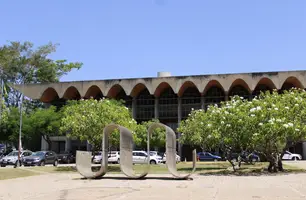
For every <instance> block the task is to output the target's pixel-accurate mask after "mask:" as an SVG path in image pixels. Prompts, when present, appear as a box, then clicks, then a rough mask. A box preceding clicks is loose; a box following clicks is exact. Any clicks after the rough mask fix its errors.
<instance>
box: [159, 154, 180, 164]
mask: <svg viewBox="0 0 306 200" xmlns="http://www.w3.org/2000/svg"><path fill="white" fill-rule="evenodd" d="M166 158H167V157H166V153H164V156H163V163H166V160H167V159H166ZM180 161H181V156H179V155H177V154H176V163H179V162H180Z"/></svg>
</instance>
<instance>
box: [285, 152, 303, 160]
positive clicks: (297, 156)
mask: <svg viewBox="0 0 306 200" xmlns="http://www.w3.org/2000/svg"><path fill="white" fill-rule="evenodd" d="M282 160H302V156H301V155H300V154H295V153H291V152H289V151H285V153H284V155H283V157H282Z"/></svg>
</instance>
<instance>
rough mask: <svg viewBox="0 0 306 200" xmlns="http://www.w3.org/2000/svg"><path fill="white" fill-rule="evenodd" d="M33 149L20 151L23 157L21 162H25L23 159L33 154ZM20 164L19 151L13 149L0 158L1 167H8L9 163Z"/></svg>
mask: <svg viewBox="0 0 306 200" xmlns="http://www.w3.org/2000/svg"><path fill="white" fill-rule="evenodd" d="M32 153H33V152H32V151H29V150H24V151H21V152H20V157H21V164H22V162H23V159H24V158H25V157H27V156H31V155H32ZM17 164H18V151H12V152H11V153H9V154H8V155H6V156H4V157H3V158H1V159H0V165H1V167H6V166H7V165H14V166H16V165H17Z"/></svg>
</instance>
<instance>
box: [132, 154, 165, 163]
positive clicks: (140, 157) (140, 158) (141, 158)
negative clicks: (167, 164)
mask: <svg viewBox="0 0 306 200" xmlns="http://www.w3.org/2000/svg"><path fill="white" fill-rule="evenodd" d="M147 161H148V154H147V152H145V151H133V164H145V163H147ZM161 162H162V157H161V156H159V155H157V154H153V153H152V155H151V153H150V161H149V163H150V164H152V165H154V164H158V163H161Z"/></svg>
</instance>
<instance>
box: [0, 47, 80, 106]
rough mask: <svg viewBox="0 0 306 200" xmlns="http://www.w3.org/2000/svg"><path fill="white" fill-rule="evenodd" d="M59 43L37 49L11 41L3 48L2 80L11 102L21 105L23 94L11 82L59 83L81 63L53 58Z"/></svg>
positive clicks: (0, 48) (0, 54)
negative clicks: (51, 57)
mask: <svg viewBox="0 0 306 200" xmlns="http://www.w3.org/2000/svg"><path fill="white" fill-rule="evenodd" d="M57 46H58V45H56V44H52V43H49V44H47V45H43V46H39V47H37V48H36V49H35V48H34V46H33V44H32V43H30V42H24V43H21V42H10V43H9V44H7V45H4V46H2V47H0V66H1V68H0V72H1V73H0V79H3V80H4V82H5V91H7V92H6V93H7V95H5V99H6V103H7V104H8V105H12V106H16V107H17V106H18V105H19V104H20V97H21V93H20V92H18V91H16V90H14V89H13V88H12V87H11V85H13V84H27V83H50V82H58V81H59V79H60V78H61V77H62V76H63V75H65V74H67V73H68V72H70V71H71V70H73V69H79V68H80V67H81V66H82V63H78V62H76V63H68V62H67V61H66V60H52V59H50V57H49V56H50V54H52V53H54V52H55V51H56V48H57Z"/></svg>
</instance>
